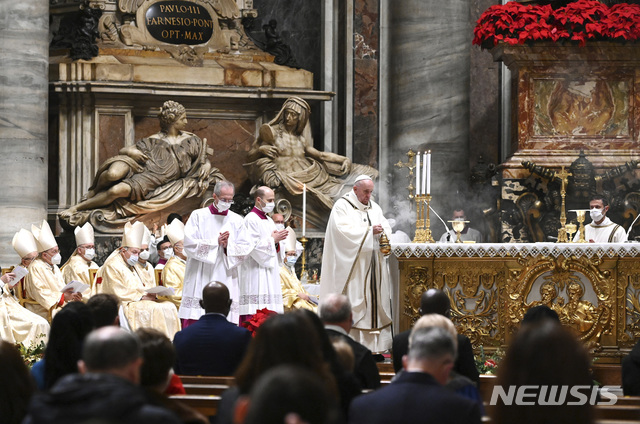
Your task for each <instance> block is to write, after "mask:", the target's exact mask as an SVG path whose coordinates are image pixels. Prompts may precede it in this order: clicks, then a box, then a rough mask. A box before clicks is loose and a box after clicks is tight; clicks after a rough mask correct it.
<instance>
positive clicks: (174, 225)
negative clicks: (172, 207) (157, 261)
mask: <svg viewBox="0 0 640 424" xmlns="http://www.w3.org/2000/svg"><path fill="white" fill-rule="evenodd" d="M167 237H169V241H170V242H171V245H172V246H173V245H174V244H176V243H178V242H180V241H183V240H184V224H183V223H182V221H180V220H179V219H178V218H176V219H174V220H173V221H171V224H169V225H168V226H167Z"/></svg>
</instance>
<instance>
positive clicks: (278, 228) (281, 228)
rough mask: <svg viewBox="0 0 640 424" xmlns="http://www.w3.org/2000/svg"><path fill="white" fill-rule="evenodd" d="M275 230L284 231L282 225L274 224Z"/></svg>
mask: <svg viewBox="0 0 640 424" xmlns="http://www.w3.org/2000/svg"><path fill="white" fill-rule="evenodd" d="M276 230H278V231H282V230H284V224H276Z"/></svg>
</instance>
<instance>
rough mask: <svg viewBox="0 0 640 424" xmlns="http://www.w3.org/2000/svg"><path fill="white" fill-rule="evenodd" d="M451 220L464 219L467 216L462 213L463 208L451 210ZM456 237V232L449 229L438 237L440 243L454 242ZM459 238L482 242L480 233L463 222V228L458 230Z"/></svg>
mask: <svg viewBox="0 0 640 424" xmlns="http://www.w3.org/2000/svg"><path fill="white" fill-rule="evenodd" d="M451 220H452V221H466V220H467V216H466V214H465V213H464V209H462V208H458V209H455V210H454V211H453V215H452V216H451ZM457 239H458V234H457V233H456V231H455V230H453V229H451V230H449V231H447V232H446V233H444V234H443V235H442V237H440V243H455V242H456V240H457ZM460 240H462V241H473V242H476V243H482V242H483V238H482V233H481V232H480V231H478V230H476V229H474V228H471V227H469V224H468V223H467V224H464V229H463V230H462V231H460Z"/></svg>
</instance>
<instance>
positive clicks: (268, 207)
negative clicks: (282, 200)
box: [262, 202, 276, 213]
mask: <svg viewBox="0 0 640 424" xmlns="http://www.w3.org/2000/svg"><path fill="white" fill-rule="evenodd" d="M275 207H276V203H275V202H270V203H267V204H265V205H264V207H263V208H262V212H264V213H271V212H272V211H273V208H275Z"/></svg>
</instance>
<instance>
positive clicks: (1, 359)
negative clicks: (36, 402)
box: [0, 340, 36, 424]
mask: <svg viewBox="0 0 640 424" xmlns="http://www.w3.org/2000/svg"><path fill="white" fill-rule="evenodd" d="M0 382H2V384H0V424H18V423H20V422H22V419H23V418H24V416H25V415H26V414H27V406H28V405H29V400H30V399H31V395H33V392H35V391H36V385H35V384H34V382H33V378H31V375H29V369H28V368H27V366H26V365H25V364H24V361H23V360H22V356H20V352H19V351H18V349H17V348H16V347H15V346H14V345H13V344H11V343H9V342H5V341H4V340H0Z"/></svg>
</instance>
